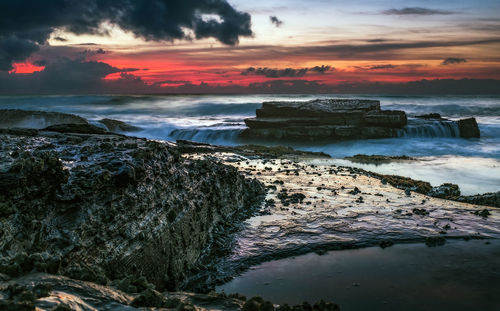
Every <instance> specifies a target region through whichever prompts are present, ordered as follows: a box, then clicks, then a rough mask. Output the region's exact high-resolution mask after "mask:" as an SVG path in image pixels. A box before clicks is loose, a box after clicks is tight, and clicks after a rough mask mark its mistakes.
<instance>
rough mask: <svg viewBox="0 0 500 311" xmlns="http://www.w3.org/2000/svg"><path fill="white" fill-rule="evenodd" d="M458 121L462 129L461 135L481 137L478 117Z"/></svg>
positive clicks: (463, 136)
mask: <svg viewBox="0 0 500 311" xmlns="http://www.w3.org/2000/svg"><path fill="white" fill-rule="evenodd" d="M457 123H458V128H459V130H460V137H462V138H479V137H480V136H481V134H480V131H479V126H478V125H477V121H476V118H468V119H462V120H458V121H457Z"/></svg>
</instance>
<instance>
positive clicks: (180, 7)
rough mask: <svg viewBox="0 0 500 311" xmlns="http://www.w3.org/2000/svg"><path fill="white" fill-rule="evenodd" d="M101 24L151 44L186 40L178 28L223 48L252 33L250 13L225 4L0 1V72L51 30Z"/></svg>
mask: <svg viewBox="0 0 500 311" xmlns="http://www.w3.org/2000/svg"><path fill="white" fill-rule="evenodd" d="M205 15H212V16H213V15H215V16H217V17H218V19H214V18H208V19H207V18H204V16H205ZM104 22H106V23H111V24H114V25H117V26H119V27H120V28H122V29H124V30H126V31H130V32H132V33H133V34H134V35H136V36H137V37H141V38H144V39H146V40H155V41H159V40H174V39H192V38H191V35H190V34H188V33H186V32H185V31H184V29H190V30H192V33H193V35H194V36H195V38H197V39H202V38H208V37H213V38H215V39H217V40H219V41H220V42H222V43H224V44H229V45H234V44H236V43H238V41H239V38H240V37H241V36H251V35H252V30H251V18H250V15H249V14H248V13H244V12H239V11H237V10H236V9H234V8H233V7H232V6H231V5H230V4H229V3H228V2H227V1H226V0H195V1H179V0H149V1H135V0H85V1H81V0H51V1H40V0H16V1H0V70H10V69H12V65H11V64H12V62H15V61H23V60H24V59H26V58H27V57H28V56H29V55H31V54H32V53H33V52H35V51H37V50H38V49H39V46H40V45H43V44H45V43H46V42H47V40H48V38H49V37H50V35H51V34H52V33H53V32H54V30H56V29H62V30H64V31H68V32H72V33H75V34H104V32H105V31H104V30H103V29H102V27H101V26H102V24H103V23H104ZM61 39H63V38H61ZM63 40H64V39H63Z"/></svg>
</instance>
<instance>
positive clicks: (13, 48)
mask: <svg viewBox="0 0 500 311" xmlns="http://www.w3.org/2000/svg"><path fill="white" fill-rule="evenodd" d="M35 51H38V45H37V44H36V43H35V42H33V41H30V40H23V39H19V38H17V37H15V36H8V37H0V71H1V70H11V69H12V65H11V63H12V62H16V61H23V60H25V59H26V58H27V57H28V56H30V55H31V53H33V52H35Z"/></svg>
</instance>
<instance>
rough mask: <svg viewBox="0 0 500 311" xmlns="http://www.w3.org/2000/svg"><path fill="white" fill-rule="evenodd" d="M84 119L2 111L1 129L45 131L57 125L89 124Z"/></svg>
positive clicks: (51, 114)
mask: <svg viewBox="0 0 500 311" xmlns="http://www.w3.org/2000/svg"><path fill="white" fill-rule="evenodd" d="M87 123H88V122H87V120H85V119H84V118H82V117H79V116H76V115H73V114H67V113H61V112H46V111H28V110H17V109H0V128H31V129H43V128H45V127H48V126H52V125H57V124H87Z"/></svg>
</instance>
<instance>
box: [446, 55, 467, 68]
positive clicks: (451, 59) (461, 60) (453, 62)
mask: <svg viewBox="0 0 500 311" xmlns="http://www.w3.org/2000/svg"><path fill="white" fill-rule="evenodd" d="M466 62H467V60H466V59H465V58H455V57H448V58H447V59H445V60H443V62H442V63H441V65H444V66H446V65H456V64H461V63H466Z"/></svg>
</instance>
